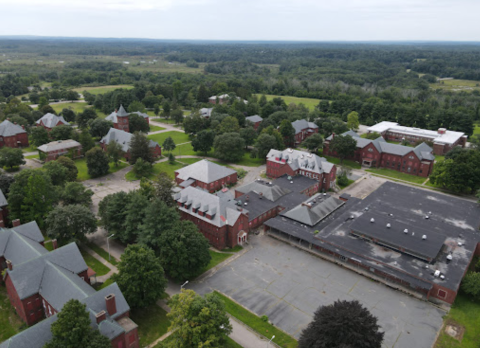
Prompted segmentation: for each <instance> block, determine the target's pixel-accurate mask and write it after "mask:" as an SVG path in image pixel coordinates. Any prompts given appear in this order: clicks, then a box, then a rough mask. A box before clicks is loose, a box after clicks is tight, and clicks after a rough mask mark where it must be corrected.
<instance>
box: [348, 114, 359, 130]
mask: <svg viewBox="0 0 480 348" xmlns="http://www.w3.org/2000/svg"><path fill="white" fill-rule="evenodd" d="M359 126H360V122H359V121H358V112H356V111H352V112H351V113H349V114H348V115H347V127H348V128H349V129H352V130H357V129H358V127H359Z"/></svg>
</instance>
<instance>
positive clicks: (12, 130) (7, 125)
mask: <svg viewBox="0 0 480 348" xmlns="http://www.w3.org/2000/svg"><path fill="white" fill-rule="evenodd" d="M21 133H27V131H26V130H25V129H23V128H22V127H20V126H19V125H16V124H13V123H12V122H10V121H9V120H5V121H3V122H2V123H0V136H3V137H11V136H12V135H17V134H21Z"/></svg>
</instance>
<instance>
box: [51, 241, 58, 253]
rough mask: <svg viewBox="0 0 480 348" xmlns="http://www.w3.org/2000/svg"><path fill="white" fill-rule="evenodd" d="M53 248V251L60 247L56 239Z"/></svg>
mask: <svg viewBox="0 0 480 348" xmlns="http://www.w3.org/2000/svg"><path fill="white" fill-rule="evenodd" d="M52 246H53V250H55V249H57V247H58V242H57V240H56V239H52Z"/></svg>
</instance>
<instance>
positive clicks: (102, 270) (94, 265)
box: [81, 249, 110, 276]
mask: <svg viewBox="0 0 480 348" xmlns="http://www.w3.org/2000/svg"><path fill="white" fill-rule="evenodd" d="M81 253H82V256H83V259H84V260H85V263H86V264H87V266H88V267H90V268H91V269H92V270H93V271H94V272H95V273H96V274H97V276H102V275H105V274H107V273H108V272H110V268H108V267H107V266H105V265H104V264H103V263H101V262H100V261H98V260H97V259H96V258H94V257H93V256H92V255H90V254H89V253H88V252H87V251H85V250H83V249H81Z"/></svg>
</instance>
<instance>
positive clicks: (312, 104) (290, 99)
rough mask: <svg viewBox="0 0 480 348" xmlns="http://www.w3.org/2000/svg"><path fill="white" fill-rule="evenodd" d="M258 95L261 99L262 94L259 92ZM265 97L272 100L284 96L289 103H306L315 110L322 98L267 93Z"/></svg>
mask: <svg viewBox="0 0 480 348" xmlns="http://www.w3.org/2000/svg"><path fill="white" fill-rule="evenodd" d="M257 97H258V98H259V99H260V98H261V97H262V95H261V94H257ZM265 97H267V100H268V101H270V100H272V99H273V98H278V97H280V98H282V99H283V100H285V103H286V104H287V105H289V104H291V103H295V104H297V105H298V104H303V105H305V106H306V107H307V108H309V109H310V110H313V109H315V107H316V106H317V105H318V103H320V101H321V100H320V99H314V98H297V97H291V96H288V95H273V94H265Z"/></svg>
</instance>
